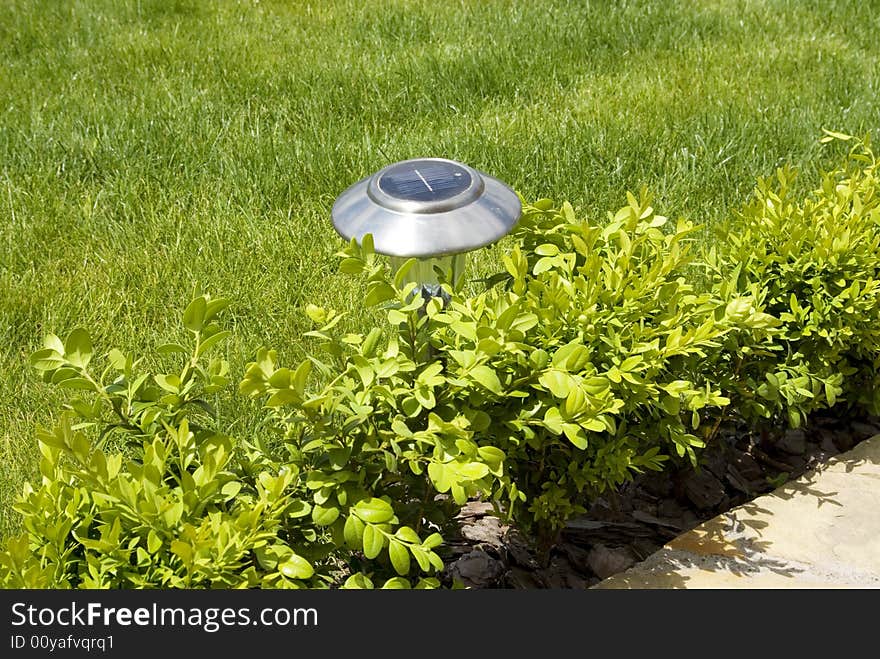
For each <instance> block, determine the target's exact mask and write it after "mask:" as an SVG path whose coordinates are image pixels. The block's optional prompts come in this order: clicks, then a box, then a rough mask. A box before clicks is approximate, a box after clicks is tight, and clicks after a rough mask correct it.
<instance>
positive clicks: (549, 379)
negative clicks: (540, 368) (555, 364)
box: [538, 369, 573, 398]
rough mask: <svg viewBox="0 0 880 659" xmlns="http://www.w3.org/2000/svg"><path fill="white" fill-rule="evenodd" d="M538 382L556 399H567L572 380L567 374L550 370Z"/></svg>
mask: <svg viewBox="0 0 880 659" xmlns="http://www.w3.org/2000/svg"><path fill="white" fill-rule="evenodd" d="M538 382H539V383H540V384H541V385H542V386H544V387H546V388H547V389H548V390H549V391H550V393H551V394H553V395H554V396H555V397H556V398H568V395H569V394H570V393H571V388H572V384H573V383H572V380H571V376H570V375H569V374H568V373H564V372H562V371H557V370H556V369H550V370H549V371H546V372H544V373H543V374H542V375H541V377H540V378H538Z"/></svg>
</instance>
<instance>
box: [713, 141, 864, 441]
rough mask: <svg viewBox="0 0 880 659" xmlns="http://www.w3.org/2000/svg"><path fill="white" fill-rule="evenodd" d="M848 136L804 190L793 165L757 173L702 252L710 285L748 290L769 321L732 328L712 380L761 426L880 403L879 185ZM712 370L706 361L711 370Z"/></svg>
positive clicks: (728, 291) (734, 291)
mask: <svg viewBox="0 0 880 659" xmlns="http://www.w3.org/2000/svg"><path fill="white" fill-rule="evenodd" d="M835 138H838V139H842V140H844V141H852V142H853V147H852V148H851V150H850V152H849V154H848V156H847V157H846V159H845V161H844V163H843V165H842V166H841V167H840V168H838V169H835V170H833V171H831V172H828V173H826V174H824V176H823V177H822V184H821V187H819V188H818V189H816V190H814V191H812V192H811V193H810V194H809V195H808V196H807V197H806V198H805V199H803V200H798V199H793V198H792V196H793V195H792V192H791V190H792V182H793V180H794V177H795V172H794V171H793V170H791V169H790V168H781V169H779V170H777V172H776V176H775V178H773V179H770V180H765V179H759V181H758V185H757V188H756V190H755V193H754V196H753V198H752V200H751V201H750V202H749V203H748V204H746V205H745V206H744V208H743V209H742V210H741V211H740V212H739V213H737V216H736V221H735V222H734V223H733V226H734V227H735V230H734V231H730V232H728V233H725V234H722V235H721V236H720V238H721V240H720V241H719V243H720V245H721V248H720V249H718V250H713V251H711V252H710V253H709V254H708V255H707V262H708V263H709V264H710V266H711V267H712V268H713V270H714V272H715V274H716V288H718V289H719V290H721V291H724V292H725V294H742V293H743V292H754V291H759V295H760V299H761V301H762V304H763V305H764V306H765V307H766V309H765V311H766V312H767V313H769V314H771V315H772V316H773V317H774V318H776V319H778V321H779V322H778V323H777V329H776V331H774V332H772V333H771V334H770V335H764V336H763V337H756V336H750V335H748V334H743V333H740V334H739V335H738V336H736V337H734V343H733V344H731V345H729V346H727V349H726V350H725V355H726V356H727V355H729V356H732V357H733V358H734V361H735V364H733V365H731V366H729V367H728V368H726V369H721V370H720V371H719V372H720V373H724V374H728V375H733V374H735V375H736V376H735V377H728V378H726V382H725V383H724V385H723V387H724V388H725V390H726V391H729V392H730V395H731V397H732V399H733V400H734V406H735V407H736V408H737V410H738V412H739V414H741V415H742V416H743V417H744V418H746V419H747V420H748V421H749V422H750V423H752V424H755V423H758V422H760V421H763V422H764V426H765V427H776V428H779V429H781V428H784V427H785V426H786V425H791V426H795V427H797V426H799V425H801V424H802V423H803V422H804V420H805V419H806V417H807V415H808V414H809V413H811V412H813V411H815V410H817V409H821V408H825V407H831V406H834V405H836V404H837V403H838V402H843V403H845V404H848V405H850V406H854V405H859V406H861V407H862V408H863V409H865V410H867V411H870V412H873V413H877V412H878V411H880V386H878V385H880V376H878V373H880V322H878V321H880V194H878V187H880V186H878V179H877V175H878V174H877V160H876V157H875V156H874V154H873V152H872V151H871V149H870V143H869V142H867V141H860V140H854V139H853V138H851V137H849V136H845V135H839V134H835V133H829V135H828V137H826V138H824V141H830V140H832V139H835ZM716 370H717V369H716Z"/></svg>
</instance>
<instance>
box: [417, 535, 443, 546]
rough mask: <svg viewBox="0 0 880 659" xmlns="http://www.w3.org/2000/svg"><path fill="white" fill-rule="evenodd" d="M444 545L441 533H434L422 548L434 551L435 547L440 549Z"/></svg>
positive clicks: (426, 539)
mask: <svg viewBox="0 0 880 659" xmlns="http://www.w3.org/2000/svg"><path fill="white" fill-rule="evenodd" d="M442 544H443V536H442V535H440V534H439V533H432V534H431V535H429V536H428V537H427V538H425V541H424V542H423V543H422V547H423V548H424V549H434V547H439V546H440V545H442Z"/></svg>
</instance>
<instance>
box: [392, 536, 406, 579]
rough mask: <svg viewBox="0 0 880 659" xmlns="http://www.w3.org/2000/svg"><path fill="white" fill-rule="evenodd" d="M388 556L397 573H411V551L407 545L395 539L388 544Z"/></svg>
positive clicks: (402, 574)
mask: <svg viewBox="0 0 880 659" xmlns="http://www.w3.org/2000/svg"><path fill="white" fill-rule="evenodd" d="M388 557H389V558H390V559H391V565H393V566H394V571H395V572H397V574H399V575H401V576H404V575H406V574H408V573H409V552H408V551H407V549H406V547H405V546H403V545H402V544H400V543H399V542H397V541H395V540H391V542H389V544H388Z"/></svg>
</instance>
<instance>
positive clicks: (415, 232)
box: [331, 158, 522, 258]
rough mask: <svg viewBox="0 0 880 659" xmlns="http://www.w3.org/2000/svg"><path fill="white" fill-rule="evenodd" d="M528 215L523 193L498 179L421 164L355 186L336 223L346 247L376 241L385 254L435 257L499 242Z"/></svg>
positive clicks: (340, 203)
mask: <svg viewBox="0 0 880 659" xmlns="http://www.w3.org/2000/svg"><path fill="white" fill-rule="evenodd" d="M521 213H522V205H521V204H520V201H519V197H518V196H517V194H516V193H515V192H514V191H513V190H512V189H511V188H510V187H508V186H507V185H506V184H504V183H502V182H501V181H499V180H498V179H496V178H494V177H492V176H489V175H488V174H484V173H483V172H479V171H477V170H475V169H473V168H471V167H468V166H467V165H464V164H462V163H460V162H456V161H454V160H447V159H445V158H414V159H412V160H402V161H400V162H396V163H393V164H391V165H388V166H387V167H384V168H382V169H380V170H379V171H378V172H376V173H375V174H372V175H371V176H368V177H366V178H364V179H361V180H360V181H358V182H357V183H355V184H354V185H352V186H351V187H349V188H348V189H347V190H345V191H344V192H343V193H342V194H340V195H339V196H338V197H337V198H336V201H335V202H334V204H333V209H332V211H331V217H332V219H333V226H334V228H335V229H336V231H337V232H339V234H340V235H341V236H342V237H343V238H345V239H346V240H351V239H352V238H354V239H355V240H357V242H361V241H362V240H363V237H364V236H365V235H366V234H368V233H370V234H372V235H373V244H374V247H375V250H376V252H377V253H379V254H386V255H389V256H402V257H406V258H409V257H416V258H430V257H434V256H445V255H448V254H459V253H462V252H470V251H472V250H475V249H479V248H480V247H484V246H486V245H489V244H491V243H494V242H495V241H497V240H499V239H500V238H502V237H504V236H505V235H507V234H508V233H509V232H510V230H511V229H513V227H514V225H515V224H516V223H517V221H518V220H519V218H520V215H521Z"/></svg>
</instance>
